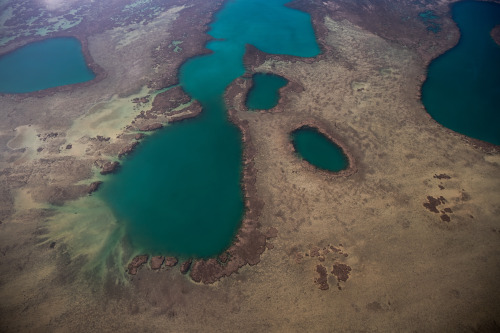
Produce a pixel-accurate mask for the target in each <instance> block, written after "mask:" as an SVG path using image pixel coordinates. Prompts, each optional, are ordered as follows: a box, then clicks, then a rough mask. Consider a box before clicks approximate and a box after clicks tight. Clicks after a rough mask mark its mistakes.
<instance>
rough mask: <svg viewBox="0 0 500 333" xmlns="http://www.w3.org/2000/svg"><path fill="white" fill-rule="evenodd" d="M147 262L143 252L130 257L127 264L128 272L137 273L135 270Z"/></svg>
mask: <svg viewBox="0 0 500 333" xmlns="http://www.w3.org/2000/svg"><path fill="white" fill-rule="evenodd" d="M147 262H148V256H147V255H145V254H143V255H139V256H137V257H135V258H134V259H132V261H131V262H130V264H128V273H129V274H130V275H135V274H137V270H138V269H139V268H140V267H141V266H142V265H144V264H145V263H147Z"/></svg>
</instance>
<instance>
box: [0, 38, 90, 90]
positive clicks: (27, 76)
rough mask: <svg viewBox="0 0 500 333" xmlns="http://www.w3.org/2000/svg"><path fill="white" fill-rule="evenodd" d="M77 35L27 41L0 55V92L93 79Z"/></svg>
mask: <svg viewBox="0 0 500 333" xmlns="http://www.w3.org/2000/svg"><path fill="white" fill-rule="evenodd" d="M94 77H95V75H94V73H92V71H91V70H90V69H89V68H88V67H87V64H86V62H85V58H84V56H83V53H82V45H81V44H80V42H79V41H78V40H77V39H76V38H69V37H68V38H51V39H46V40H43V41H40V42H34V43H30V44H27V45H25V46H23V47H21V48H19V49H17V50H14V51H13V52H10V53H8V54H5V55H3V56H2V57H0V92H2V93H12V94H14V93H27V92H33V91H38V90H42V89H47V88H53V87H59V86H64V85H67V84H74V83H80V82H85V81H89V80H92V79H93V78H94Z"/></svg>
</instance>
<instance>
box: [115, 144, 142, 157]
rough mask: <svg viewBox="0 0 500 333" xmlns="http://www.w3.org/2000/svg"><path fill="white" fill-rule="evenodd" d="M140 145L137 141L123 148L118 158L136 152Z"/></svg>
mask: <svg viewBox="0 0 500 333" xmlns="http://www.w3.org/2000/svg"><path fill="white" fill-rule="evenodd" d="M138 144H139V142H137V141H136V142H132V143H131V144H129V145H128V146H125V147H123V148H122V149H121V150H120V152H119V153H118V157H123V156H125V155H128V154H130V153H131V152H133V151H134V149H135V147H137V145H138Z"/></svg>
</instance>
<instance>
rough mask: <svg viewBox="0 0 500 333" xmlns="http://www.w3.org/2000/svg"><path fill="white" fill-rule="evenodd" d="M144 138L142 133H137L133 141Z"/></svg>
mask: <svg viewBox="0 0 500 333" xmlns="http://www.w3.org/2000/svg"><path fill="white" fill-rule="evenodd" d="M144 136H145V135H144V134H143V133H137V134H136V135H135V139H136V140H141V139H142V138H144Z"/></svg>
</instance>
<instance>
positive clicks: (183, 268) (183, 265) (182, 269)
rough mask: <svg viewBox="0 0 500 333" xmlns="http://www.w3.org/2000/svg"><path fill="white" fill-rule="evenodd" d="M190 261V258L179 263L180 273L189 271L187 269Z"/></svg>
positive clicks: (189, 266)
mask: <svg viewBox="0 0 500 333" xmlns="http://www.w3.org/2000/svg"><path fill="white" fill-rule="evenodd" d="M191 263H192V260H191V259H189V260H186V261H184V262H183V263H182V264H181V267H180V271H181V273H182V274H186V273H187V272H188V271H189V269H190V268H191Z"/></svg>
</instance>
